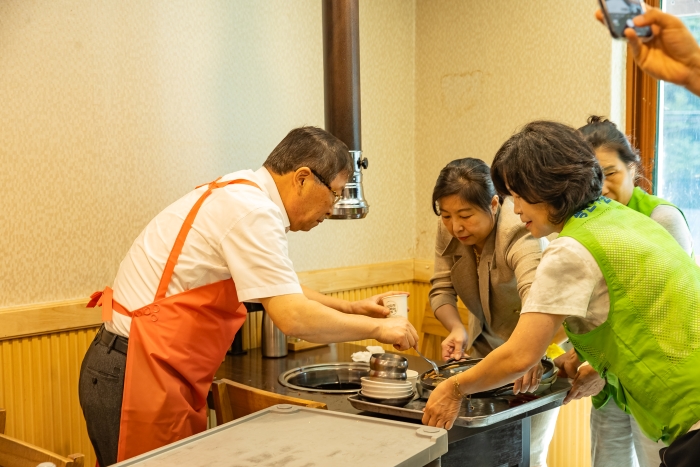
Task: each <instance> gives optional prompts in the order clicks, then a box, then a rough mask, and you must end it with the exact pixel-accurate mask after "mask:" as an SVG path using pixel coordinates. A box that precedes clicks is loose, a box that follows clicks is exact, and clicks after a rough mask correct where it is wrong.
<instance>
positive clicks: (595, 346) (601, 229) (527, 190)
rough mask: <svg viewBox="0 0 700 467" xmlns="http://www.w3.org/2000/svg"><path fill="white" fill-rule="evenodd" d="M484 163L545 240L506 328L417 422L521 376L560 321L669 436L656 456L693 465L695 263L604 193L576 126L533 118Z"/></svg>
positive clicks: (643, 423) (621, 397) (675, 466)
mask: <svg viewBox="0 0 700 467" xmlns="http://www.w3.org/2000/svg"><path fill="white" fill-rule="evenodd" d="M491 175H492V178H493V182H494V185H495V187H496V189H497V191H498V192H499V193H500V194H501V195H508V194H509V195H512V196H513V201H514V211H515V213H516V214H518V215H519V216H520V219H521V221H523V222H524V223H525V228H526V229H528V230H529V231H530V233H531V234H532V235H533V236H534V237H537V238H541V237H544V236H547V235H550V234H553V233H559V236H558V237H557V238H556V239H555V240H553V241H552V242H551V243H550V244H549V246H548V247H547V249H546V250H545V252H544V254H543V256H542V260H541V262H540V265H539V267H538V269H537V272H536V274H535V280H534V282H533V283H532V286H531V288H530V293H529V295H528V299H527V302H526V303H525V304H524V306H523V308H522V311H521V316H520V319H519V321H518V324H517V326H516V328H515V330H514V331H513V333H512V335H511V337H510V338H509V340H508V341H507V342H506V343H505V344H503V345H502V346H500V347H498V348H497V349H495V350H494V351H493V352H491V353H490V354H489V355H488V356H486V358H484V360H483V361H482V362H481V363H480V364H478V365H476V366H475V367H474V368H472V369H471V370H469V371H466V372H464V373H461V374H459V375H456V376H453V377H451V378H450V379H448V380H447V381H445V382H443V383H442V384H440V386H438V387H437V388H436V389H435V390H434V391H433V393H432V394H431V396H430V399H429V400H428V403H427V404H426V407H425V413H424V416H423V423H425V424H428V425H431V426H438V427H445V428H448V429H449V428H451V427H452V424H453V423H454V420H455V418H456V417H457V415H458V413H459V409H460V407H461V406H462V397H463V396H464V395H466V394H472V393H476V392H480V391H486V390H489V389H493V388H496V387H499V386H501V385H504V384H507V383H509V382H510V381H513V380H515V379H517V378H519V377H521V376H522V375H523V374H524V373H525V372H526V371H527V370H529V369H530V368H531V367H532V365H533V364H534V363H535V362H536V361H537V360H538V359H539V358H540V356H541V355H542V353H543V352H544V351H545V349H546V348H547V346H548V344H549V343H550V342H551V340H552V338H553V337H554V335H555V334H556V332H557V330H558V329H559V327H560V326H561V325H564V328H565V330H566V332H567V335H568V336H569V340H570V341H571V343H572V344H573V346H574V348H575V349H576V351H577V353H578V355H579V356H580V357H581V360H582V361H585V362H587V363H588V364H590V366H591V367H593V369H595V370H596V371H597V372H598V373H599V374H600V375H601V376H602V377H603V378H604V379H605V381H606V383H607V385H608V386H609V388H610V389H609V393H610V395H611V397H612V398H613V399H614V401H615V403H616V404H617V405H618V406H619V407H621V408H622V409H623V410H624V411H625V412H626V413H628V414H631V415H632V416H633V417H634V418H635V420H636V421H637V423H638V424H639V427H640V429H641V430H642V432H643V433H644V434H645V435H646V436H648V437H649V438H651V439H652V440H654V441H658V440H661V441H663V443H664V444H665V445H667V446H668V445H670V446H669V447H668V448H664V449H662V450H661V452H660V455H661V462H662V464H661V465H663V466H667V467H679V466H690V465H700V435H698V433H699V431H698V429H699V428H700V319H698V318H699V317H698V313H699V312H700V268H698V267H697V265H695V263H694V261H693V260H692V259H691V258H690V257H689V256H688V254H687V253H686V252H685V251H684V250H683V248H681V247H680V246H679V244H678V242H676V240H675V239H674V238H673V237H672V236H671V235H670V234H669V233H668V232H667V231H666V230H665V229H664V228H663V227H661V226H660V225H659V224H658V223H656V222H654V221H653V220H651V219H650V218H649V217H648V216H645V215H643V214H641V213H639V212H636V211H634V210H632V209H628V208H627V207H625V206H624V205H622V204H620V203H618V202H616V201H613V200H611V199H609V198H606V197H603V196H601V191H602V186H603V172H602V169H601V167H600V164H598V161H597V160H596V157H595V153H594V152H593V149H592V148H591V146H590V145H589V144H588V143H587V142H586V141H585V140H584V139H583V136H582V135H581V133H580V132H578V131H577V130H575V129H573V128H570V127H568V126H566V125H563V124H560V123H555V122H533V123H530V124H528V125H526V126H525V127H524V128H523V129H522V130H521V131H520V132H519V133H517V134H515V135H514V136H512V137H511V138H510V139H509V140H508V141H506V142H505V143H504V144H503V146H501V148H500V149H499V151H498V153H497V154H496V157H495V159H494V162H493V165H492V168H491Z"/></svg>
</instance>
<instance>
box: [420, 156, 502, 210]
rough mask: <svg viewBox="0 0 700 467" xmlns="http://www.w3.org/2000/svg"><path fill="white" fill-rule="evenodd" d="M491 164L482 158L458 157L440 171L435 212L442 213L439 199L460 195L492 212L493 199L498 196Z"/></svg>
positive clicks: (435, 189)
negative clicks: (492, 179)
mask: <svg viewBox="0 0 700 467" xmlns="http://www.w3.org/2000/svg"><path fill="white" fill-rule="evenodd" d="M496 194H497V193H496V189H495V188H494V186H493V182H492V181H491V173H490V171H489V166H488V165H486V163H485V162H484V161H482V160H481V159H474V158H473V157H467V158H464V159H457V160H454V161H452V162H450V163H449V164H447V165H446V166H445V168H443V169H442V170H441V171H440V175H438V179H437V181H436V182H435V188H433V212H434V213H435V214H436V215H438V216H439V215H440V206H439V205H438V201H439V200H440V199H441V198H444V197H445V196H450V195H459V197H460V198H461V199H462V201H465V202H467V203H469V204H471V205H473V206H475V207H477V208H479V209H481V210H483V211H486V212H491V200H492V199H493V197H494V196H496Z"/></svg>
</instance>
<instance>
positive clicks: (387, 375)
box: [369, 370, 407, 381]
mask: <svg viewBox="0 0 700 467" xmlns="http://www.w3.org/2000/svg"><path fill="white" fill-rule="evenodd" d="M369 375H370V377H372V378H382V379H398V380H401V381H405V380H406V378H407V377H406V372H405V371H375V370H369Z"/></svg>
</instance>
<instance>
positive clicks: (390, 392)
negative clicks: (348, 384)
mask: <svg viewBox="0 0 700 467" xmlns="http://www.w3.org/2000/svg"><path fill="white" fill-rule="evenodd" d="M362 391H363V392H367V393H372V394H381V395H393V394H399V395H401V394H408V393H410V392H413V387H411V386H409V387H407V388H406V389H374V388H368V387H366V386H362Z"/></svg>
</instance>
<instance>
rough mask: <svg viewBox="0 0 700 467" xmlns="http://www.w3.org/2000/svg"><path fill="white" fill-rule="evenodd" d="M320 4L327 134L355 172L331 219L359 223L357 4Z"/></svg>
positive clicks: (353, 0)
mask: <svg viewBox="0 0 700 467" xmlns="http://www.w3.org/2000/svg"><path fill="white" fill-rule="evenodd" d="M322 1H323V75H324V80H323V81H324V95H325V110H326V131H328V132H329V133H331V134H332V135H334V136H335V137H336V138H338V139H339V140H341V141H342V142H343V143H345V144H346V145H347V147H348V149H349V150H350V155H351V156H352V158H353V163H354V165H353V167H354V168H355V172H354V173H353V174H352V175H351V177H350V179H349V180H348V183H347V184H346V185H345V189H344V190H343V196H342V198H341V199H340V200H338V202H337V203H336V204H335V206H333V213H332V214H331V216H330V219H362V218H363V217H365V216H367V213H368V212H369V204H368V203H367V201H366V200H365V199H364V194H363V190H362V169H366V168H367V166H368V162H367V159H366V158H363V157H362V138H361V126H360V34H359V33H360V27H359V7H358V0H322Z"/></svg>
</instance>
